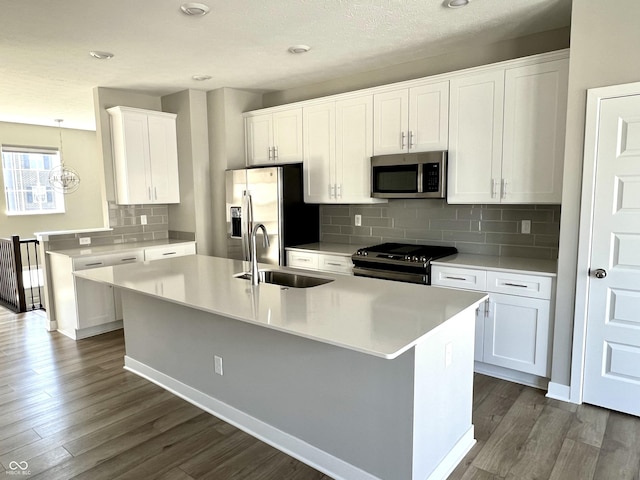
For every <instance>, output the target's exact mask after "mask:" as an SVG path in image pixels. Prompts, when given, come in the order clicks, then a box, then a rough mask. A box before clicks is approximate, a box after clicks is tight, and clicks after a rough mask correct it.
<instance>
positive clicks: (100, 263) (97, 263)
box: [84, 262, 104, 267]
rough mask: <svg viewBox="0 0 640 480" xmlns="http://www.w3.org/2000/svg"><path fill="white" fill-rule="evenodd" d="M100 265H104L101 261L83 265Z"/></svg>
mask: <svg viewBox="0 0 640 480" xmlns="http://www.w3.org/2000/svg"><path fill="white" fill-rule="evenodd" d="M100 265H104V264H103V263H102V262H95V263H85V264H84V266H85V267H98V266H100Z"/></svg>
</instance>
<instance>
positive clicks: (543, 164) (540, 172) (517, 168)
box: [502, 60, 569, 203]
mask: <svg viewBox="0 0 640 480" xmlns="http://www.w3.org/2000/svg"><path fill="white" fill-rule="evenodd" d="M568 76H569V62H568V60H557V61H554V62H546V63H541V64H539V65H529V66H525V67H518V68H509V69H507V71H506V73H505V91H504V138H503V150H502V178H503V190H502V198H503V200H504V201H507V202H509V203H560V201H561V199H562V167H563V163H564V162H563V159H564V139H565V125H566V112H567V86H568Z"/></svg>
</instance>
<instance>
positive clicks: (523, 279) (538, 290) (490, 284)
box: [487, 271, 552, 299]
mask: <svg viewBox="0 0 640 480" xmlns="http://www.w3.org/2000/svg"><path fill="white" fill-rule="evenodd" d="M551 285H552V279H551V277H544V276H539V275H522V274H518V273H506V272H491V271H489V272H487V291H488V292H495V293H506V294H509V295H517V296H520V297H531V298H543V299H550V298H551Z"/></svg>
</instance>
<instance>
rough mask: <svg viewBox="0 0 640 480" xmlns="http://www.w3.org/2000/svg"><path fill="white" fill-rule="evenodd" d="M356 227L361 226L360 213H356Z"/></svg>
mask: <svg viewBox="0 0 640 480" xmlns="http://www.w3.org/2000/svg"><path fill="white" fill-rule="evenodd" d="M355 218H356V227H361V226H362V215H356V217H355Z"/></svg>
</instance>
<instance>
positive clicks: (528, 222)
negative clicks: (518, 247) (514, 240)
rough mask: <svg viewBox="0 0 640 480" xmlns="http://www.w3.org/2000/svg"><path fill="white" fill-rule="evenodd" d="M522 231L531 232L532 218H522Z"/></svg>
mask: <svg viewBox="0 0 640 480" xmlns="http://www.w3.org/2000/svg"><path fill="white" fill-rule="evenodd" d="M520 231H521V232H522V233H531V220H522V228H521V229H520Z"/></svg>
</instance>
